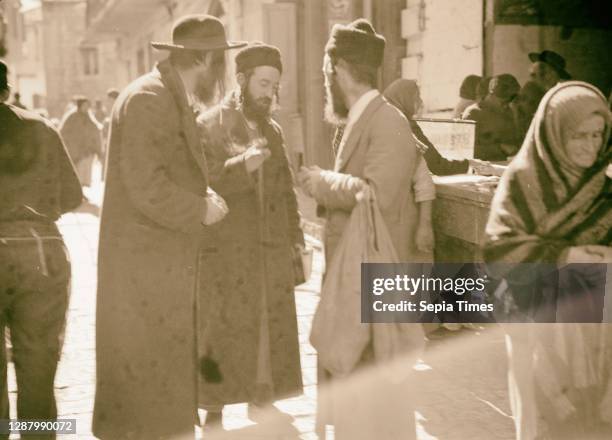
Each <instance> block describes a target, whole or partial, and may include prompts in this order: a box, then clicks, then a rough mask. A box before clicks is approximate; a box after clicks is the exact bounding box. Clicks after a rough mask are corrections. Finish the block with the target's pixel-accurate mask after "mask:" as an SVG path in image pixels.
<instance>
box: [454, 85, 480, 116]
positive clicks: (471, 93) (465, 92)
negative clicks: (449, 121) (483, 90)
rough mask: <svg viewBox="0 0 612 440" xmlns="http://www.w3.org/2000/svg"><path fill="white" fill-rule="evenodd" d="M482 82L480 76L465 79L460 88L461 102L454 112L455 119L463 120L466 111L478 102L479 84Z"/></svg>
mask: <svg viewBox="0 0 612 440" xmlns="http://www.w3.org/2000/svg"><path fill="white" fill-rule="evenodd" d="M481 80H482V77H480V76H478V75H468V76H466V77H465V78H464V79H463V81H462V82H461V87H460V88H459V102H458V103H457V105H456V106H455V110H454V111H453V118H455V119H461V115H463V112H464V111H465V109H466V108H468V107H469V106H470V105H472V104H476V102H478V84H479V83H480V81H481Z"/></svg>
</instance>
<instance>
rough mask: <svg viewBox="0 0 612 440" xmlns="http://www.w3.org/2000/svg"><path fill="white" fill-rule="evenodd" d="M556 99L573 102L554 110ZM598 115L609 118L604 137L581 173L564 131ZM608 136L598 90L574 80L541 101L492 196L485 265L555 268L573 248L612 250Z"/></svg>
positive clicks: (567, 102) (603, 106)
mask: <svg viewBox="0 0 612 440" xmlns="http://www.w3.org/2000/svg"><path fill="white" fill-rule="evenodd" d="M558 94H563V95H561V96H570V98H571V99H565V100H564V101H563V102H565V104H564V105H557V104H556V102H558V101H559V99H558V96H557V95H558ZM556 98H557V99H556ZM551 101H552V102H551ZM593 113H597V114H600V115H602V116H603V117H604V120H605V121H606V132H605V135H604V139H603V143H602V149H601V151H600V153H599V156H598V158H597V160H596V162H595V163H594V164H593V165H592V166H591V167H589V168H588V169H580V168H577V166H576V165H574V164H573V163H572V162H571V161H570V160H569V158H568V157H567V154H566V153H565V149H564V142H563V133H562V129H563V125H564V124H566V123H567V120H568V118H571V119H572V120H581V119H584V118H585V117H587V116H589V115H591V114H593ZM568 115H569V116H568ZM609 136H610V112H609V110H608V108H607V103H606V100H605V98H604V97H603V95H602V94H601V93H600V92H599V90H597V89H596V88H595V87H594V86H592V85H590V84H587V83H584V82H579V81H569V82H564V83H561V84H560V85H558V86H556V87H554V88H553V89H551V90H550V91H549V92H548V93H547V94H546V95H545V96H544V98H543V99H542V101H541V103H540V105H539V107H538V110H537V112H536V115H535V117H534V119H533V121H532V123H531V126H530V128H529V131H528V133H527V136H526V137H525V141H524V143H523V146H522V148H521V150H520V152H519V153H518V155H517V156H516V158H515V159H514V160H513V161H512V163H511V164H510V165H509V167H508V169H507V170H506V172H505V173H504V175H503V176H502V179H501V181H500V184H499V187H498V189H497V191H496V193H495V196H494V198H493V201H492V205H491V214H490V216H489V220H488V222H487V226H486V235H487V242H486V244H485V248H484V256H485V261H487V262H494V261H500V262H511V263H522V262H526V263H527V262H544V263H555V262H556V261H557V259H558V257H559V255H560V253H561V252H562V251H563V250H564V249H565V248H567V247H570V246H576V245H587V244H601V245H610V243H611V241H612V203H611V202H612V200H611V199H612V185H611V182H610V179H609V178H608V177H607V176H606V168H607V166H608V164H609V163H610V159H611V153H612V150H611V149H610V148H609V146H608V137H609Z"/></svg>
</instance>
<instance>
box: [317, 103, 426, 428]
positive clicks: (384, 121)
mask: <svg viewBox="0 0 612 440" xmlns="http://www.w3.org/2000/svg"><path fill="white" fill-rule="evenodd" d="M417 162H418V152H417V149H416V146H415V143H414V138H413V135H412V131H411V129H410V124H409V123H408V121H407V120H406V118H405V117H404V116H403V115H402V114H401V113H400V112H399V111H398V110H397V109H396V108H395V107H394V106H392V105H391V104H390V103H389V102H387V101H386V100H385V99H384V98H382V97H380V96H379V97H377V98H375V99H374V100H372V101H371V102H370V104H369V105H368V106H367V107H366V109H365V110H364V112H363V113H362V115H361V117H360V118H359V119H358V120H357V122H356V123H355V125H353V128H352V129H351V131H350V133H349V137H348V139H347V140H346V142H345V144H344V145H343V146H341V147H340V151H339V152H338V156H337V158H336V162H335V165H334V170H333V171H324V172H323V173H322V179H321V181H319V183H318V184H317V186H316V188H315V190H314V194H313V196H314V197H315V199H316V200H317V202H318V203H319V205H320V206H323V207H324V208H325V212H326V217H327V223H326V228H325V238H324V240H325V259H326V261H328V262H329V261H331V258H332V256H333V255H334V252H335V250H336V248H337V246H338V244H339V241H340V239H341V237H342V233H343V232H344V229H345V227H346V225H347V223H348V220H349V218H350V215H351V211H352V209H353V207H354V206H355V204H356V199H355V195H356V194H357V193H358V192H359V190H360V189H361V188H362V186H363V182H364V181H366V182H367V183H368V184H369V185H370V186H371V187H373V188H374V190H375V193H376V197H377V200H378V204H379V207H380V210H381V213H382V215H383V218H384V220H385V223H386V226H387V228H388V230H389V233H390V234H391V239H392V241H393V243H395V246H396V251H397V254H398V256H399V258H400V261H403V262H420V261H421V259H420V258H419V254H418V252H417V250H416V245H415V241H414V236H415V230H416V226H417V221H418V211H417V207H416V203H415V200H414V193H413V191H412V180H413V175H414V172H415V170H416V165H417ZM355 238H356V239H360V238H361V237H355ZM414 331H415V332H417V333H418V334H422V330H421V327H420V326H419V325H415V326H414ZM415 348H416V347H415ZM372 357H373V355H372V349H371V347H368V348H366V350H365V351H364V353H363V355H362V359H361V361H360V366H364V365H366V364H367V363H368V362H370V361H371V360H372ZM318 378H319V388H320V389H321V387H327V386H329V383H328V379H329V374H328V373H327V372H326V371H325V370H324V369H322V367H320V366H319V371H318ZM360 384H361V385H360V386H362V387H363V390H362V391H363V393H365V394H369V395H365V396H364V395H361V396H360V397H357V398H359V399H366V400H363V401H361V402H362V403H364V402H366V401H367V402H370V403H371V404H372V405H369V404H365V403H364V404H362V405H360V406H353V407H352V408H349V407H350V406H351V405H350V404H349V405H348V406H347V405H345V404H344V403H342V404H340V403H339V402H348V401H350V396H351V395H354V394H355V393H353V391H354V389H355V386H356V384H352V385H348V386H349V387H350V388H352V389H351V390H348V389H345V390H344V392H336V391H333V392H332V393H331V397H333V399H331V400H330V399H329V397H330V394H328V393H322V392H319V393H318V396H319V399H318V411H317V432H318V433H319V434H320V436H321V434H322V432H323V425H324V424H335V425H336V438H337V439H342V440H344V439H347V438H350V439H351V440H358V439H366V438H373V437H372V435H371V432H372V431H373V430H374V431H375V430H376V429H378V428H379V427H384V426H386V428H385V429H387V430H389V429H390V430H391V431H393V432H392V433H390V432H387V431H385V434H381V436H380V438H385V439H386V438H402V439H404V438H405V439H409V438H411V436H410V434H411V433H414V420H413V418H412V417H409V415H408V414H409V413H410V412H408V413H404V414H398V411H386V412H385V413H384V417H382V416H381V414H377V413H376V412H375V411H376V410H377V411H378V413H380V411H381V409H380V407H378V409H377V408H376V403H375V402H377V399H379V400H380V399H382V400H383V403H382V404H383V406H384V405H390V406H392V407H395V408H398V405H397V404H396V403H394V402H397V400H395V399H396V398H397V397H398V396H397V390H399V389H400V388H399V387H398V386H395V388H394V389H389V390H387V389H386V388H383V387H385V384H379V383H376V382H373V383H369V382H367V381H366V382H363V381H360ZM337 386H338V382H336V383H335V384H334V385H332V387H337ZM368 386H369V387H370V388H368ZM368 390H369V391H368ZM383 390H385V391H383ZM351 393H352V394H351ZM363 393H362V394H363ZM357 394H359V393H357ZM323 396H325V397H323ZM347 396H349V397H347ZM385 396H386V397H385ZM405 397H406V398H408V396H405ZM332 400H337V402H333V401H332ZM379 403H380V402H379ZM405 403H406V402H405V399H404V401H403V403H402V405H404V404H405ZM337 405H340V406H341V407H342V406H345V408H340V411H338V406H337ZM346 409H348V411H349V412H350V411H352V412H353V414H352V415H351V414H350V413H347V412H346V411H345V410H346ZM360 411H365V412H363V413H362V412H360ZM332 413H333V417H332ZM379 416H380V417H379ZM347 420H350V421H349V422H347ZM381 429H382V428H381ZM381 432H382V431H381ZM399 435H401V437H398V436H399ZM321 438H324V437H323V436H321Z"/></svg>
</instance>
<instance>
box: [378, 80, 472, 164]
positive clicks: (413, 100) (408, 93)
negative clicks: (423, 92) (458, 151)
mask: <svg viewBox="0 0 612 440" xmlns="http://www.w3.org/2000/svg"><path fill="white" fill-rule="evenodd" d="M419 95H420V93H419V86H418V85H417V83H416V81H414V80H411V79H403V78H400V79H397V80H395V81H393V82H392V83H391V84H390V85H389V86H388V87H387V88H386V89H385V91H384V92H383V96H384V97H385V99H387V101H389V102H390V103H391V104H393V106H395V107H396V108H397V109H398V110H399V111H400V112H402V113H403V114H404V116H405V117H406V119H408V122H410V128H411V129H412V134H413V135H414V138H415V139H416V141H417V142H416V144H417V148H418V149H419V151H420V152H421V153H422V154H423V157H424V158H425V161H426V162H427V167H428V168H429V170H430V171H431V172H432V173H434V174H436V175H438V176H446V175H450V174H461V173H466V172H467V171H468V167H469V163H468V161H467V160H448V159H446V158H444V157H442V156H441V155H440V153H439V152H438V150H436V147H435V146H434V145H433V144H432V143H431V141H430V140H429V139H427V136H425V133H423V130H421V127H419V124H417V123H416V121H415V120H414V119H413V118H414V111H415V109H416V104H417V99H418V98H419Z"/></svg>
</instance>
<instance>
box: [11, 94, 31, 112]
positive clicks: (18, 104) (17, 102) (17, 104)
mask: <svg viewBox="0 0 612 440" xmlns="http://www.w3.org/2000/svg"><path fill="white" fill-rule="evenodd" d="M11 105H12V106H14V107H18V108H20V109H22V110H27V108H26V106H25V105H23V103H22V102H21V94H20V93H19V92H15V93H14V94H13V101H12V102H11Z"/></svg>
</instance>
